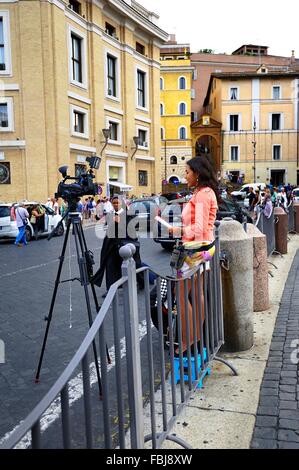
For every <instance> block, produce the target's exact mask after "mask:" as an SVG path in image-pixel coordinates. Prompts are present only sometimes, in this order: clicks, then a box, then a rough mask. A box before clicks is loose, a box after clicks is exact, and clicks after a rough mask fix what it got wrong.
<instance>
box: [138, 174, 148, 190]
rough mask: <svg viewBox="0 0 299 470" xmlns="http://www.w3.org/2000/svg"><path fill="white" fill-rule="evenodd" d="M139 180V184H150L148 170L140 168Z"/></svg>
mask: <svg viewBox="0 0 299 470" xmlns="http://www.w3.org/2000/svg"><path fill="white" fill-rule="evenodd" d="M138 180H139V186H147V185H148V178H147V171H144V170H139V171H138Z"/></svg>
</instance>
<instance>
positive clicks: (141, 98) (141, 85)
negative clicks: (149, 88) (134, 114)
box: [137, 70, 146, 108]
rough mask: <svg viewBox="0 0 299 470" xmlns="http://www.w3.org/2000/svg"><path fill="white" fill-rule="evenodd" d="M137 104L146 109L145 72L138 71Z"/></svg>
mask: <svg viewBox="0 0 299 470" xmlns="http://www.w3.org/2000/svg"><path fill="white" fill-rule="evenodd" d="M137 95H138V96H137V103H138V106H140V107H141V108H145V105H146V102H145V72H142V70H137Z"/></svg>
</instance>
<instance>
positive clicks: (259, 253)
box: [247, 224, 270, 312]
mask: <svg viewBox="0 0 299 470" xmlns="http://www.w3.org/2000/svg"><path fill="white" fill-rule="evenodd" d="M247 235H248V236H249V237H252V238H253V311H254V312H264V311H265V310H267V309H268V308H269V305H270V303H269V277H268V263H267V238H266V235H264V234H263V233H262V232H260V230H259V229H258V228H257V227H255V226H254V225H253V224H248V225H247Z"/></svg>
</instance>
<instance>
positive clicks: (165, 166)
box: [164, 139, 167, 181]
mask: <svg viewBox="0 0 299 470" xmlns="http://www.w3.org/2000/svg"><path fill="white" fill-rule="evenodd" d="M166 148H167V145H166V139H165V140H164V172H165V174H164V179H165V181H167V161H166V153H167V152H166Z"/></svg>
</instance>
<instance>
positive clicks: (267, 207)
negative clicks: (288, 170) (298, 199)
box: [248, 185, 293, 217]
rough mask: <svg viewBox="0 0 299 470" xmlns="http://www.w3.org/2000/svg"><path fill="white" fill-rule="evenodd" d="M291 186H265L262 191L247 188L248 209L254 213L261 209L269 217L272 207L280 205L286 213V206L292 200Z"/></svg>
mask: <svg viewBox="0 0 299 470" xmlns="http://www.w3.org/2000/svg"><path fill="white" fill-rule="evenodd" d="M292 189H293V188H292V186H290V185H287V186H286V187H283V186H281V187H280V188H277V187H273V186H270V187H267V188H266V189H265V190H264V191H261V189H256V190H254V189H253V188H252V187H251V188H249V194H248V200H249V211H251V212H253V213H254V214H256V213H258V212H259V211H261V210H263V211H264V213H265V215H266V216H267V217H270V216H271V214H272V210H273V208H274V207H281V208H282V209H283V210H284V211H285V212H286V213H288V206H289V205H290V203H291V202H292Z"/></svg>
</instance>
